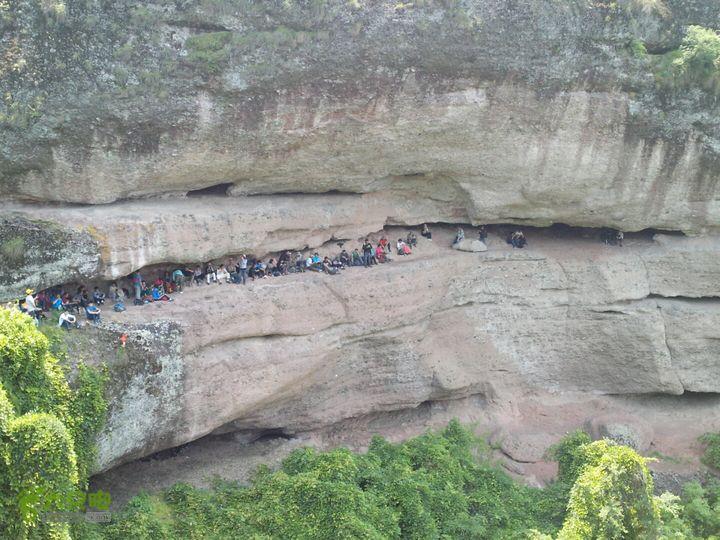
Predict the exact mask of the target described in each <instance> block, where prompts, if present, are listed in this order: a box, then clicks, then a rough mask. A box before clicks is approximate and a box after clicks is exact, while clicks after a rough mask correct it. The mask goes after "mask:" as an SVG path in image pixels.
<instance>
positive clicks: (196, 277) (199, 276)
mask: <svg viewBox="0 0 720 540" xmlns="http://www.w3.org/2000/svg"><path fill="white" fill-rule="evenodd" d="M202 280H203V271H202V268H200V267H199V266H196V267H195V271H194V272H193V282H194V283H195V286H196V287H197V286H199V285H200V284H201V283H202Z"/></svg>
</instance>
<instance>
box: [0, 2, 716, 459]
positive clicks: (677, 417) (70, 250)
mask: <svg viewBox="0 0 720 540" xmlns="http://www.w3.org/2000/svg"><path fill="white" fill-rule="evenodd" d="M690 25H702V26H703V27H706V28H709V29H719V28H720V7H718V5H717V3H716V2H710V1H700V0H698V1H693V2H688V1H681V0H664V1H659V0H657V1H653V2H650V1H647V0H622V1H619V2H612V3H600V2H585V1H581V0H563V1H560V2H558V1H555V0H531V1H527V2H516V1H513V0H497V1H480V0H458V1H449V0H448V1H434V0H425V1H417V2H413V3H398V2H385V1H381V0H368V1H350V2H345V1H340V0H325V1H318V2H313V3H305V2H295V1H283V2H281V1H270V2H246V1H241V0H204V1H199V0H172V1H161V0H153V1H150V2H144V3H139V2H136V1H132V0H119V1H116V2H113V3H93V2H75V1H70V0H68V1H66V2H64V1H61V0H53V1H46V2H38V1H36V0H18V1H17V2H13V3H10V4H4V3H2V2H0V52H1V53H2V58H3V59H4V60H3V62H2V64H1V65H0V78H1V79H2V83H3V86H2V88H3V100H2V101H1V102H0V197H1V199H2V202H1V203H0V251H1V253H2V256H3V265H2V271H0V299H1V300H8V299H12V298H15V297H16V296H17V294H18V291H21V290H22V289H24V288H25V287H28V286H30V287H33V288H37V289H39V288H43V287H47V286H51V285H57V284H62V283H71V282H77V281H96V282H105V281H107V280H112V279H118V278H121V277H123V276H125V275H127V274H128V273H130V272H132V271H134V270H137V269H149V268H150V267H154V266H155V265H163V264H176V263H177V264H180V263H182V264H185V263H187V264H193V263H199V262H203V261H205V260H210V259H219V258H223V257H225V256H228V255H233V254H237V253H240V252H243V251H245V252H253V253H255V254H256V255H265V254H269V253H275V252H278V251H280V250H284V249H303V248H317V247H321V248H322V249H323V250H325V251H328V250H330V248H331V247H333V246H334V244H333V242H334V241H335V240H337V239H353V240H355V239H357V238H359V237H361V236H363V235H365V234H369V233H376V232H378V231H381V230H383V229H386V230H388V231H389V232H393V233H394V232H396V231H398V230H401V231H404V230H406V229H404V228H401V229H395V228H394V227H400V226H403V227H404V226H411V225H417V224H420V223H423V222H430V223H464V224H476V225H477V224H485V223H488V224H505V223H512V224H520V225H523V226H527V227H530V226H534V227H549V226H551V225H553V224H567V225H571V226H574V227H616V228H619V229H622V230H625V231H637V232H639V233H638V234H637V235H629V242H628V246H627V247H626V248H623V249H614V248H609V247H605V246H602V245H599V244H598V243H597V242H596V241H595V240H594V239H592V238H591V236H592V234H593V233H592V232H591V231H587V230H583V229H579V228H578V229H574V230H573V231H572V233H568V234H565V233H563V234H560V233H558V230H559V229H557V228H555V229H551V230H547V231H543V230H535V231H531V232H529V235H530V237H531V249H529V250H527V251H522V252H519V251H512V250H510V248H508V247H507V246H506V245H505V244H504V243H503V242H502V239H501V238H498V236H495V235H494V236H493V237H492V238H491V240H492V242H491V245H490V249H489V251H488V252H487V253H484V254H480V255H478V254H466V253H457V252H453V251H450V250H448V249H445V247H444V246H445V245H447V243H448V240H449V238H448V235H449V234H450V233H449V232H447V231H445V232H440V235H439V237H438V238H437V240H439V242H437V243H436V244H429V243H424V244H423V245H422V246H421V249H420V250H419V251H418V253H416V254H415V256H414V257H413V258H412V259H410V260H406V261H402V262H397V261H396V262H394V263H392V264H391V265H386V266H383V267H382V268H380V269H376V270H373V271H363V270H361V269H358V270H351V271H349V272H347V273H345V274H343V275H342V276H339V277H336V278H332V279H331V278H330V277H329V276H325V277H323V276H315V275H302V276H293V277H289V278H283V279H282V280H272V281H264V282H262V283H259V284H255V285H253V287H252V288H251V289H249V290H245V289H240V288H228V289H194V290H191V291H188V292H186V293H184V294H183V296H182V297H179V298H178V300H177V301H176V302H175V303H173V305H172V306H170V305H165V306H163V307H162V308H158V307H156V306H150V307H147V308H143V309H131V310H130V311H128V312H127V313H126V314H123V315H114V316H108V317H107V319H108V321H107V323H106V324H105V325H104V326H103V327H101V328H100V329H96V330H92V331H88V332H87V333H86V334H84V335H83V336H84V337H83V338H82V339H81V340H80V341H79V345H76V347H77V350H76V351H75V352H76V354H77V356H79V357H80V356H85V357H87V359H88V360H90V361H98V362H100V361H106V362H109V363H110V365H111V369H112V373H113V382H112V387H111V389H110V393H111V398H112V409H111V416H110V419H109V424H108V427H107V429H106V431H105V433H104V434H103V436H102V438H101V443H100V450H101V452H100V458H101V459H100V463H99V464H98V467H99V469H105V468H108V467H111V466H113V465H116V464H118V463H121V462H124V461H128V460H131V459H134V458H138V457H142V456H145V455H147V454H149V453H152V452H155V451H158V450H162V449H166V448H171V447H174V446H176V445H180V444H183V443H186V442H188V441H192V440H195V439H197V438H199V437H202V436H204V435H207V434H209V433H213V432H214V433H218V432H231V431H232V432H235V431H237V432H239V433H249V434H258V433H263V432H266V431H268V430H270V431H273V432H278V433H286V434H295V433H307V432H320V431H321V430H332V429H333V426H342V425H350V426H351V427H350V429H353V425H352V423H353V422H355V423H356V425H354V429H357V430H358V431H363V430H364V429H366V427H367V426H369V425H372V421H371V420H368V419H372V418H377V417H378V415H380V416H381V415H392V414H398V415H401V414H402V413H401V412H397V411H407V410H410V411H412V410H418V411H419V410H425V409H423V407H426V406H427V407H430V405H428V404H437V403H449V404H457V407H456V408H455V409H453V410H454V411H455V412H458V411H460V412H462V411H464V413H463V414H465V416H467V417H468V418H470V419H474V420H477V421H478V422H480V423H481V424H482V426H483V428H486V429H487V430H488V431H491V432H497V433H499V434H501V436H500V439H501V440H503V441H506V442H505V443H503V444H504V447H503V448H504V451H505V452H506V453H507V454H508V455H511V456H512V457H513V459H515V460H516V461H518V462H521V461H528V462H535V461H541V459H542V456H541V452H539V451H538V449H539V448H540V447H541V446H543V444H544V443H545V442H548V441H547V440H546V438H543V433H545V432H547V433H550V432H552V433H560V432H562V430H565V429H571V428H573V427H577V425H579V424H582V423H583V422H586V421H588V422H590V423H591V424H592V427H593V429H596V431H598V432H599V431H602V429H605V427H603V426H604V425H605V424H603V422H605V420H607V422H605V423H609V424H613V422H614V421H615V420H617V422H620V421H621V420H622V422H624V424H623V425H626V424H632V425H634V426H636V427H637V426H639V425H641V424H642V423H643V422H644V423H646V424H648V425H649V428H648V430H647V431H643V430H642V429H640V428H638V430H639V431H640V432H642V435H643V436H642V437H641V438H642V440H643V441H644V442H643V443H642V444H641V446H643V449H645V450H647V449H649V448H651V447H652V448H653V449H655V450H657V449H661V450H662V449H671V450H675V451H676V452H677V453H678V454H682V453H692V452H695V451H696V449H695V448H693V447H692V446H691V443H692V441H693V440H694V437H695V436H696V435H698V434H699V433H700V432H702V431H703V430H710V429H715V430H717V429H719V428H720V426H718V425H714V424H713V422H716V420H713V419H714V418H717V415H716V414H714V415H713V414H711V413H712V411H716V410H717V399H716V398H717V394H718V393H719V391H720V390H719V389H718V382H717V381H718V380H719V379H718V367H717V365H716V364H717V353H718V350H717V347H718V345H717V344H718V343H719V341H718V337H719V336H718V332H717V328H718V324H717V323H718V320H719V319H720V312H719V311H718V305H719V304H718V297H719V296H720V276H719V275H718V262H719V260H720V255H719V252H718V246H719V244H720V236H719V235H720V183H719V182H718V179H719V178H720V122H718V101H717V97H716V93H715V90H714V89H713V86H712V84H710V83H711V82H712V79H708V80H705V79H703V78H702V77H700V76H699V75H697V74H689V75H688V74H685V75H683V74H681V73H678V72H676V70H675V68H674V67H673V66H674V64H673V61H674V60H675V59H677V57H678V56H677V55H678V54H680V52H681V51H680V47H681V44H682V42H683V38H684V36H685V35H686V33H687V29H688V27H689V26H690ZM651 229H652V230H651ZM437 230H438V231H442V228H439V227H438V229H437ZM499 231H501V229H498V230H496V231H495V234H497V233H498V232H499ZM640 231H644V232H640ZM658 231H664V232H665V233H667V234H658V235H654V233H655V232H658ZM676 233H678V234H676ZM679 233H684V234H679ZM582 235H587V237H586V238H583V236H582ZM363 272H365V273H363ZM239 310H241V312H242V313H244V314H246V316H240V315H239ZM120 332H128V333H129V335H130V341H129V345H128V349H127V350H126V351H125V352H122V351H121V352H118V348H117V336H118V334H119V333H120ZM88 350H89V351H88ZM654 400H657V401H654ZM662 400H666V401H662ZM427 407H426V408H427ZM448 407H449V408H451V409H452V407H453V406H451V405H448ZM569 411H573V413H572V414H571V413H570V412H569ZM598 411H603V415H605V416H603V418H604V419H605V420H603V419H601V418H600V416H601V415H599V414H595V413H596V412H598ZM653 411H654V412H653ZM708 411H710V413H708ZM553 415H558V416H560V417H562V418H564V420H563V421H557V422H554V423H553V421H551V420H549V419H548V418H549V417H552V416H553ZM708 417H709V418H710V420H707V418H708ZM392 418H395V417H392ZM618 419H619V420H618ZM413 421H417V418H416V419H415V420H413ZM363 422H366V427H362V428H361V427H358V426H359V424H362V423H363ZM388 422H390V421H388ZM617 422H615V423H617ZM622 422H621V423H622ZM348 423H351V424H348ZM429 423H432V422H431V420H427V421H426V420H422V421H417V422H416V425H426V424H427V425H429ZM598 424H603V426H601V427H602V429H601V427H598ZM551 425H552V427H551ZM613 425H614V424H613ZM667 426H673V427H674V428H677V430H676V431H678V432H681V433H682V436H680V437H678V435H677V434H673V433H671V431H672V430H670V429H669V428H668V427H667ZM386 427H387V425H386ZM395 427H396V429H397V431H398V432H400V431H402V429H400V428H398V427H397V426H395ZM338 429H339V428H338ZM388 430H389V431H390V432H392V429H390V428H388ZM367 431H368V432H371V431H372V429H371V427H367ZM539 440H542V442H543V444H541V443H540V442H538V441H539ZM550 442H552V441H550ZM528 449H531V450H528Z"/></svg>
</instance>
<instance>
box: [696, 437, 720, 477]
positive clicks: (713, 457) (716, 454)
mask: <svg viewBox="0 0 720 540" xmlns="http://www.w3.org/2000/svg"><path fill="white" fill-rule="evenodd" d="M700 442H701V443H704V444H705V454H704V455H703V461H704V462H705V465H707V466H708V467H712V468H713V469H717V470H718V471H720V433H706V434H705V435H703V436H702V437H700Z"/></svg>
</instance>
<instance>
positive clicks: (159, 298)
mask: <svg viewBox="0 0 720 540" xmlns="http://www.w3.org/2000/svg"><path fill="white" fill-rule="evenodd" d="M150 294H151V295H152V299H153V302H172V298H170V297H169V296H168V295H167V294H165V290H164V289H163V287H162V285H161V286H159V287H157V286H155V287H153V288H152V291H151V292H150Z"/></svg>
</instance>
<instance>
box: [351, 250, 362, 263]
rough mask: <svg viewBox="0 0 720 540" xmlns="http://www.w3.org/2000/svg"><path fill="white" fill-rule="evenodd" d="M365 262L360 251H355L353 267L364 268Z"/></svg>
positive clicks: (353, 253)
mask: <svg viewBox="0 0 720 540" xmlns="http://www.w3.org/2000/svg"><path fill="white" fill-rule="evenodd" d="M362 265H363V260H362V255H360V250H359V249H358V248H355V249H353V252H352V266H362Z"/></svg>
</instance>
